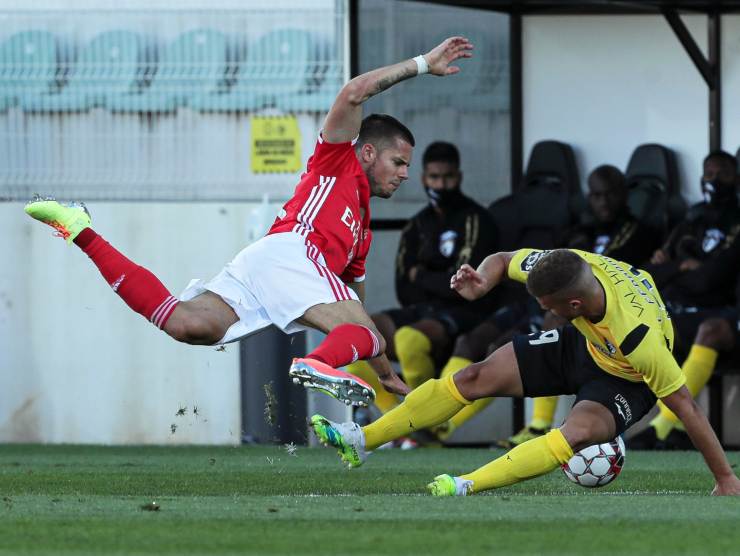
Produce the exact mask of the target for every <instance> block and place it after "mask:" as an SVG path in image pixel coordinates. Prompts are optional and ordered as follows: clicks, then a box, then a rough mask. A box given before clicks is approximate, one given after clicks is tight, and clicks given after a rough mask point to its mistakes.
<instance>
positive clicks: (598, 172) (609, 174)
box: [588, 164, 627, 189]
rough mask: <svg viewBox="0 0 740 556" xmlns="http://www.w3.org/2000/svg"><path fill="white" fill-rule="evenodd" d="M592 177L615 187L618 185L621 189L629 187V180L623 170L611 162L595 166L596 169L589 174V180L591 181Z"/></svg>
mask: <svg viewBox="0 0 740 556" xmlns="http://www.w3.org/2000/svg"><path fill="white" fill-rule="evenodd" d="M592 178H598V179H600V180H602V181H604V182H606V183H608V184H609V185H611V186H613V187H618V188H619V189H625V188H626V187H627V182H626V180H625V179H624V174H623V173H622V171H621V170H620V169H619V168H617V167H616V166H612V165H611V164H602V165H601V166H597V167H596V168H594V170H593V171H592V172H591V173H590V174H589V175H588V181H589V182H590V181H591V179H592Z"/></svg>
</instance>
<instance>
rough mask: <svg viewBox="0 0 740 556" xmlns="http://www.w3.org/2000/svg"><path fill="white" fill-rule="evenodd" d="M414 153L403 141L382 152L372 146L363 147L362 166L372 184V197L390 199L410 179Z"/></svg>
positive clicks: (397, 140) (395, 142)
mask: <svg viewBox="0 0 740 556" xmlns="http://www.w3.org/2000/svg"><path fill="white" fill-rule="evenodd" d="M412 152H413V147H412V146H411V145H410V144H409V143H407V142H406V141H404V140H403V139H396V140H395V141H394V142H393V143H392V144H391V145H389V146H388V147H386V148H384V149H383V150H381V151H378V150H377V149H376V148H375V147H374V146H373V145H370V144H366V145H363V146H362V149H361V150H360V164H361V165H362V167H363V169H364V170H365V174H366V175H367V180H368V182H369V183H370V195H372V196H373V197H381V198H383V199H389V198H390V197H391V196H392V195H393V193H395V192H396V190H397V189H398V188H399V187H401V183H403V182H404V181H406V180H407V179H409V165H410V164H411V154H412Z"/></svg>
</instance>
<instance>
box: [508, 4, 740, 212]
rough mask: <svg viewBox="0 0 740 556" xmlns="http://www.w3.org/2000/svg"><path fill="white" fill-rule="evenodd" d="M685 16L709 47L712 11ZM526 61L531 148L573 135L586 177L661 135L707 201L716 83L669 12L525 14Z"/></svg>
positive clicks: (694, 193)
mask: <svg viewBox="0 0 740 556" xmlns="http://www.w3.org/2000/svg"><path fill="white" fill-rule="evenodd" d="M683 21H684V22H685V23H686V26H687V27H688V28H689V30H690V31H691V33H692V35H693V36H694V38H695V40H696V41H697V43H698V45H699V46H700V47H701V48H703V50H704V51H705V52H706V44H707V32H706V21H707V19H706V17H704V16H701V15H692V16H683ZM728 26H729V25H728ZM735 46H736V47H737V40H735ZM523 62H524V67H523V76H522V77H523V87H524V98H523V108H524V149H525V153H527V154H528V153H529V150H530V149H531V147H532V145H533V144H534V143H536V142H537V141H540V140H543V139H559V140H561V141H564V142H566V143H570V144H571V145H572V146H573V148H574V149H575V150H576V157H577V160H578V165H579V170H580V173H581V179H582V181H584V182H585V178H586V176H587V174H588V172H589V171H590V170H592V169H593V168H594V167H595V166H597V165H599V164H603V163H611V164H614V165H616V166H617V167H619V168H622V169H624V168H625V167H626V165H627V162H628V160H629V156H630V154H631V153H632V151H633V150H634V148H635V147H636V146H637V145H639V144H641V143H646V142H657V143H662V144H664V145H666V146H668V147H670V148H672V149H674V150H675V151H676V153H677V155H678V162H679V172H680V176H681V180H682V185H683V188H684V193H685V196H686V197H687V198H688V199H689V200H691V201H696V200H698V197H699V191H698V189H699V188H698V183H699V175H700V170H701V161H702V158H703V157H704V156H705V155H706V153H707V151H708V145H709V143H708V130H707V118H708V95H707V88H706V85H705V84H704V81H703V80H702V78H701V76H700V75H699V73H698V72H697V70H696V69H695V67H694V65H693V63H692V62H691V60H690V59H689V57H688V56H687V55H686V52H685V51H684V49H683V47H682V46H681V44H680V43H679V42H678V39H677V38H676V37H675V35H674V34H673V31H672V30H671V29H670V27H669V26H668V24H667V23H666V22H665V20H664V19H663V18H662V17H661V16H608V17H607V16H594V17H591V16H564V17H551V16H537V17H535V16H533V17H525V18H524V22H523ZM735 64H737V62H735ZM736 80H738V81H740V79H739V78H736ZM729 93H730V91H729V89H726V92H725V99H727V100H728V101H730V100H731V99H732V98H733V97H732V96H730V94H729ZM735 98H737V95H735ZM727 104H729V102H727ZM735 110H737V107H735ZM728 113H729V111H728ZM735 114H737V112H735ZM725 121H726V122H727V121H728V120H727V118H726V119H725ZM735 121H736V122H737V121H738V120H737V119H735Z"/></svg>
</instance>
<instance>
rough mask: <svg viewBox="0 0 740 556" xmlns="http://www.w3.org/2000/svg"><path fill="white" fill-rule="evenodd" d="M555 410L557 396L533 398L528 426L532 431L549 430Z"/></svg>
mask: <svg viewBox="0 0 740 556" xmlns="http://www.w3.org/2000/svg"><path fill="white" fill-rule="evenodd" d="M557 408H558V397H557V396H545V397H542V398H535V399H534V405H533V407H532V420H531V421H530V422H529V426H530V427H532V428H534V429H549V428H550V427H551V426H552V420H553V418H554V417H555V410H556V409H557Z"/></svg>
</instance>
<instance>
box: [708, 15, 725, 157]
mask: <svg viewBox="0 0 740 556" xmlns="http://www.w3.org/2000/svg"><path fill="white" fill-rule="evenodd" d="M721 22H722V17H721V16H720V14H719V13H718V12H713V13H710V14H709V18H708V21H707V37H708V39H709V49H708V52H709V65H710V67H711V68H712V73H713V75H714V82H713V86H711V85H710V87H709V150H710V151H715V150H718V149H721V148H722V59H721V54H720V53H721V51H722V48H721V39H722V29H721Z"/></svg>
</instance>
